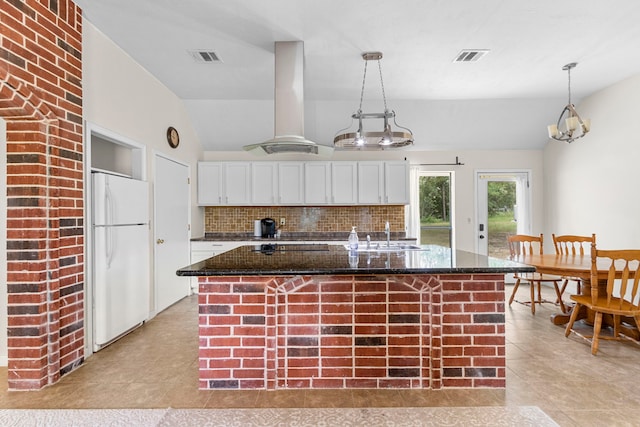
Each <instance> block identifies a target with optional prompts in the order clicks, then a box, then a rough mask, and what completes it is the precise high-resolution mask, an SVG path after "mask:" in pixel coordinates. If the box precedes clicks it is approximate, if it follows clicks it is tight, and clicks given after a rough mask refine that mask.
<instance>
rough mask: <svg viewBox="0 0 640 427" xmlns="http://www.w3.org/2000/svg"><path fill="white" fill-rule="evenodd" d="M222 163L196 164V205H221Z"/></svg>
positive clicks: (222, 201)
mask: <svg viewBox="0 0 640 427" xmlns="http://www.w3.org/2000/svg"><path fill="white" fill-rule="evenodd" d="M222 169H223V166H222V163H217V162H198V204H199V205H205V206H207V205H221V204H223V203H224V200H223V199H222Z"/></svg>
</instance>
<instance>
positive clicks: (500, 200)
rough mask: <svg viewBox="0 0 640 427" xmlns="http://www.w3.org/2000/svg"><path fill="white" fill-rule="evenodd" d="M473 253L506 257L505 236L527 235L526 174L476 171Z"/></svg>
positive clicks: (527, 187) (527, 202)
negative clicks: (474, 242)
mask: <svg viewBox="0 0 640 427" xmlns="http://www.w3.org/2000/svg"><path fill="white" fill-rule="evenodd" d="M476 188H477V222H476V225H477V229H476V233H477V251H478V253H480V254H483V255H489V256H492V257H496V258H508V257H509V247H508V245H507V236H508V235H510V234H530V232H531V225H530V223H531V221H530V202H529V200H530V198H529V173H528V172H478V173H477V175H476Z"/></svg>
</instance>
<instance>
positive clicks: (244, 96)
mask: <svg viewBox="0 0 640 427" xmlns="http://www.w3.org/2000/svg"><path fill="white" fill-rule="evenodd" d="M76 3H77V4H78V5H79V6H80V7H81V8H83V10H84V14H85V18H86V19H87V20H89V21H91V22H92V23H93V24H94V25H95V26H96V27H97V28H98V29H100V30H101V31H102V32H103V33H104V34H106V35H107V36H108V37H109V38H110V39H112V40H113V41H114V42H115V43H116V44H118V45H119V46H120V47H121V48H122V49H124V50H125V51H126V52H127V53H128V54H129V55H130V56H131V57H132V58H134V59H135V60H136V61H137V62H138V63H140V64H141V65H142V66H143V67H144V68H146V69H147V70H148V71H149V72H151V73H152V74H153V75H154V76H156V77H157V78H158V79H159V80H160V81H162V82H163V83H164V84H165V85H166V86H167V87H169V88H170V89H171V90H172V91H173V92H175V93H176V94H177V95H178V96H179V97H180V98H182V99H183V100H184V102H185V105H186V108H187V110H188V111H189V113H190V115H191V117H192V119H193V123H194V126H195V128H196V130H197V132H198V135H199V137H200V139H201V142H202V144H203V147H204V149H205V150H222V151H227V150H240V149H241V147H242V146H243V145H245V144H250V143H256V142H261V141H263V140H266V139H268V138H271V137H272V136H273V105H272V104H273V92H274V83H273V82H274V70H273V69H274V55H273V52H274V42H276V41H287V40H301V41H303V42H304V51H305V71H304V76H305V77H304V78H305V83H304V84H305V101H306V110H305V114H306V121H305V136H306V137H307V138H309V139H312V140H314V141H316V142H318V143H320V144H326V145H331V143H332V141H333V136H334V134H335V133H336V132H337V131H338V130H340V129H341V128H344V127H345V126H347V125H348V124H349V121H350V115H351V113H353V112H354V111H355V110H357V108H358V104H359V99H360V90H361V87H362V77H363V67H364V61H363V60H362V58H361V56H360V55H361V53H362V52H366V51H381V52H383V54H384V58H383V59H382V73H383V79H384V87H385V91H386V96H387V102H388V104H389V107H390V108H391V109H394V110H395V111H396V112H397V120H398V123H399V124H401V125H404V126H407V127H409V128H411V129H412V130H413V133H414V134H415V146H414V147H412V149H417V150H431V149H446V150H455V149H507V148H521V149H536V148H541V147H543V146H544V144H545V143H546V142H547V137H546V125H547V124H549V123H552V122H555V120H556V119H557V116H558V115H559V114H560V111H561V110H562V108H563V107H564V104H566V102H567V75H566V72H565V71H562V66H563V65H565V64H567V63H569V62H578V66H577V68H576V69H574V70H573V72H572V74H571V82H572V98H573V101H574V103H578V101H579V100H580V99H581V98H583V97H584V96H587V95H589V94H591V93H593V92H595V91H598V90H601V89H603V88H605V87H607V86H609V85H611V84H613V83H616V82H618V81H620V80H623V79H625V78H627V77H630V76H633V75H636V74H640V55H639V54H638V49H639V48H640V25H638V21H639V20H640V2H638V1H637V0H617V1H615V2H609V1H602V0H561V1H559V0H530V1H521V0H482V1H479V0H396V1H389V0H322V1H319V0H179V1H176V0H136V1H131V0H100V1H94V0H76ZM462 49H490V50H491V52H490V53H489V54H488V55H487V56H485V57H484V58H483V59H481V60H480V61H478V62H476V63H464V64H457V63H453V62H452V61H453V59H454V58H455V57H456V56H457V54H458V52H459V51H460V50H462ZM191 50H211V51H214V52H216V54H217V55H218V56H219V57H220V58H221V60H222V62H221V63H217V64H201V63H196V62H195V61H194V60H193V58H192V57H191V55H190V54H189V51H191ZM366 83H367V85H366V88H367V90H366V92H365V101H366V102H367V105H371V104H370V103H371V102H372V101H374V103H373V105H374V106H373V107H371V108H368V109H367V110H366V111H381V110H382V103H381V91H380V84H379V76H378V70H377V64H376V63H375V62H372V63H369V68H368V76H367V82H366ZM578 110H579V108H578ZM247 122H251V126H247V125H246V124H247ZM595 126H597V123H596V122H594V123H593V124H592V127H595Z"/></svg>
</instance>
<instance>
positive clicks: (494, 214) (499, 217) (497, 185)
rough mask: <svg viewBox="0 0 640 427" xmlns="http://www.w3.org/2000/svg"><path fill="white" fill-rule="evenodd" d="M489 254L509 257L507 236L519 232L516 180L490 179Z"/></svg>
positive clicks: (488, 192) (488, 195) (488, 184)
mask: <svg viewBox="0 0 640 427" xmlns="http://www.w3.org/2000/svg"><path fill="white" fill-rule="evenodd" d="M487 204H488V212H487V214H488V232H487V235H488V244H489V250H488V252H489V256H493V257H498V258H507V257H509V248H508V245H507V236H508V235H511V234H517V222H516V221H517V218H516V215H515V206H516V182H515V181H490V182H488V183H487Z"/></svg>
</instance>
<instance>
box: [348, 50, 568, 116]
mask: <svg viewBox="0 0 640 427" xmlns="http://www.w3.org/2000/svg"><path fill="white" fill-rule="evenodd" d="M368 63H369V60H365V61H364V74H363V75H362V89H361V90H360V107H359V108H358V112H359V113H361V112H362V100H363V99H364V86H365V82H366V81H367V64H368ZM378 72H379V73H380V87H381V88H382V102H383V103H384V111H385V113H386V112H387V111H389V109H388V108H387V94H386V93H385V91H384V80H382V63H381V62H380V60H379V59H378ZM569 98H571V95H569Z"/></svg>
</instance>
